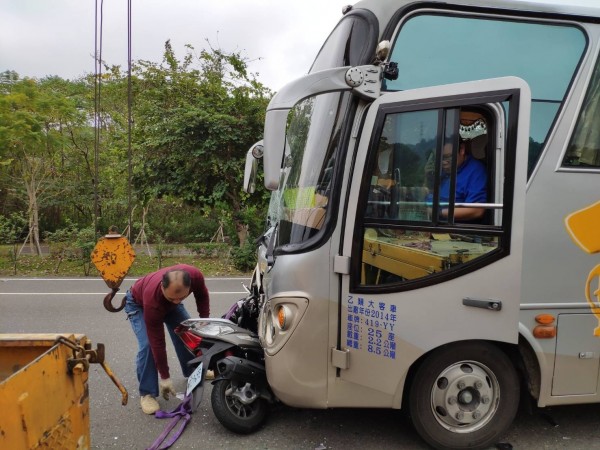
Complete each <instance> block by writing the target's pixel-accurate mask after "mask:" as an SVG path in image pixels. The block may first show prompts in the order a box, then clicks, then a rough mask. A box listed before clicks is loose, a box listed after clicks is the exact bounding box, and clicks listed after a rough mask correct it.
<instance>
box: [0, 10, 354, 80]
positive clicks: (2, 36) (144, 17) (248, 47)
mask: <svg viewBox="0 0 600 450" xmlns="http://www.w3.org/2000/svg"><path fill="white" fill-rule="evenodd" d="M100 2H101V0H98V5H100ZM351 3H356V0H301V1H297V2H292V1H288V0H213V1H210V2H208V1H205V0H133V1H132V35H133V36H132V40H133V42H132V58H133V59H134V60H138V59H144V60H150V61H154V62H160V61H161V60H162V54H163V51H164V43H165V41H166V40H168V39H170V40H171V44H172V46H173V49H174V50H175V52H176V55H177V56H178V57H179V58H183V56H184V55H185V47H184V46H185V44H191V45H192V46H194V47H195V48H196V50H200V49H202V48H205V47H206V39H208V40H209V41H210V42H211V44H212V46H213V47H219V48H221V49H223V50H225V51H228V52H232V51H242V52H243V54H244V55H245V56H246V57H247V58H249V59H250V60H253V62H251V63H250V70H251V71H252V72H255V73H256V72H258V73H259V75H258V80H259V81H261V82H262V83H263V84H265V85H266V86H268V87H270V88H271V89H273V90H278V89H279V88H281V87H282V86H283V85H284V84H285V83H287V82H288V81H291V80H293V79H295V78H297V77H299V76H301V75H303V74H305V73H306V72H307V71H308V69H309V68H310V65H311V63H312V61H313V59H314V57H315V56H316V54H317V52H318V51H319V49H320V48H321V45H322V43H323V42H324V40H325V39H326V37H327V36H328V35H329V33H330V31H331V30H332V29H333V27H334V26H335V24H337V22H338V21H339V19H340V18H341V17H342V12H341V11H342V7H343V6H344V5H347V4H351ZM95 4H96V1H95V0H0V72H3V71H5V70H15V71H16V72H17V73H18V74H19V75H20V76H21V77H25V76H28V77H38V78H41V77H44V76H46V75H58V76H60V77H62V78H68V79H72V78H76V77H78V76H80V75H84V74H86V73H93V72H94V59H93V55H94V35H95V33H94V13H95ZM315 12H316V13H315ZM102 59H103V60H104V61H106V63H108V64H109V65H121V66H122V67H123V68H124V69H126V68H127V0H103V39H102Z"/></svg>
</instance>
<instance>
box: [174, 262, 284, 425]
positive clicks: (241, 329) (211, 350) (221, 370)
mask: <svg viewBox="0 0 600 450" xmlns="http://www.w3.org/2000/svg"><path fill="white" fill-rule="evenodd" d="M244 287H245V286H244ZM246 290H247V291H248V295H247V296H246V297H245V298H243V299H241V300H239V301H238V302H236V303H235V304H234V305H233V306H232V307H231V309H230V310H229V311H228V312H227V313H226V314H225V315H224V316H223V318H218V319H217V318H215V319H189V320H186V321H184V322H182V323H181V324H180V326H179V327H178V328H177V330H176V333H177V334H178V336H179V337H180V339H181V340H182V341H183V343H184V344H185V345H186V347H187V348H188V350H190V351H191V352H192V353H193V354H194V355H195V356H196V358H194V359H192V360H191V361H190V362H189V363H188V364H190V365H192V366H194V365H196V366H197V367H196V369H195V371H194V372H193V373H192V375H190V377H188V383H187V389H186V395H188V396H190V395H191V407H192V411H195V410H196V409H197V408H198V406H199V405H200V403H201V401H202V394H203V391H204V380H205V377H206V371H207V370H212V371H213V372H214V374H215V379H214V381H212V385H213V389H212V394H211V404H212V408H213V411H214V414H215V416H216V417H217V419H218V420H219V422H221V424H222V425H223V426H224V427H225V428H227V429H229V430H231V431H233V432H235V433H240V434H248V433H252V432H253V431H255V430H257V429H258V428H260V426H261V425H262V424H263V423H264V422H265V420H266V418H267V414H268V411H269V408H270V405H271V404H273V403H275V401H276V399H275V396H274V394H273V392H272V391H271V389H270V388H269V383H268V382H267V376H266V372H265V362H264V352H263V349H262V346H261V345H260V341H259V338H258V335H257V328H258V326H257V325H258V314H259V311H260V306H261V303H262V301H263V300H264V295H263V294H262V289H261V285H260V271H259V270H258V269H255V271H254V274H253V275H252V283H251V285H250V288H247V287H246Z"/></svg>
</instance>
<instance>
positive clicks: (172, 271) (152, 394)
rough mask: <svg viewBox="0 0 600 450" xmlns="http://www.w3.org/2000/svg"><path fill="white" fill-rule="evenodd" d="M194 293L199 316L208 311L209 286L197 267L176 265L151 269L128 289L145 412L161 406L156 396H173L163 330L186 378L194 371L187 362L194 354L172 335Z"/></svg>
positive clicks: (128, 311)
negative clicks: (186, 300) (186, 302)
mask: <svg viewBox="0 0 600 450" xmlns="http://www.w3.org/2000/svg"><path fill="white" fill-rule="evenodd" d="M190 294H193V295H194V298H195V300H196V308H197V310H198V313H199V314H200V317H202V318H204V317H208V316H209V314H210V302H209V295H208V289H207V288H206V284H205V282H204V276H203V275H202V272H200V270H198V269H197V268H195V267H193V266H190V265H186V264H178V265H175V266H171V267H165V268H163V269H160V270H158V271H156V272H152V273H150V274H148V275H146V276H144V277H142V278H140V279H139V280H137V281H136V282H135V283H134V285H133V286H132V287H131V289H129V290H128V291H127V294H126V296H125V299H126V300H125V313H126V314H127V319H128V320H129V323H130V324H131V327H132V329H133V332H134V334H135V336H136V338H137V341H138V353H137V358H136V368H137V378H138V383H139V393H140V403H141V407H142V411H143V412H144V413H145V414H154V413H155V412H156V411H158V410H159V409H160V406H159V404H158V401H157V400H156V398H157V397H158V395H159V394H160V395H162V396H163V397H164V398H165V399H168V398H169V395H170V394H171V395H175V390H174V388H173V382H172V381H171V374H170V371H169V365H168V363H167V348H166V341H165V329H164V326H165V325H166V327H167V330H168V331H169V334H170V336H171V340H172V342H173V346H174V347H175V352H176V354H177V358H178V359H179V363H180V365H181V370H182V372H183V375H184V376H185V377H188V376H189V375H191V373H192V372H193V368H190V367H188V365H187V362H188V361H189V360H191V359H192V358H193V357H194V356H193V355H192V354H191V353H190V352H189V351H188V350H187V349H186V348H185V346H184V344H183V343H182V342H181V340H180V339H179V338H178V337H177V335H176V334H175V328H176V327H177V326H178V325H179V324H180V323H181V322H183V321H184V320H187V319H189V318H190V315H189V313H188V312H187V310H186V309H185V307H184V306H183V304H182V302H183V301H184V300H185V299H186V298H187V297H188V296H189V295H190Z"/></svg>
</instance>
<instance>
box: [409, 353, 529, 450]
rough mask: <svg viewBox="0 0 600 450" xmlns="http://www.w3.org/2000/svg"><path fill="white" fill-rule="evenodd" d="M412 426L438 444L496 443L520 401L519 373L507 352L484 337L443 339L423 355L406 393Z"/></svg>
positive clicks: (472, 445) (474, 446)
mask: <svg viewBox="0 0 600 450" xmlns="http://www.w3.org/2000/svg"><path fill="white" fill-rule="evenodd" d="M409 395H410V396H409V402H410V404H409V409H410V415H411V418H412V421H413V424H414V426H415V429H416V430H417V432H418V433H419V434H420V435H421V437H422V438H423V439H424V440H425V441H427V442H428V443H429V444H430V445H432V446H433V447H435V448H437V449H466V448H468V449H481V448H486V447H489V446H491V445H492V444H494V443H496V442H497V440H498V439H499V438H500V436H501V435H502V434H503V433H504V432H505V431H506V430H507V428H508V427H509V426H510V424H511V423H512V421H513V419H514V417H515V414H516V413H517V408H518V404H519V379H518V377H517V373H516V371H515V368H514V367H513V365H512V363H511V361H510V360H509V359H508V357H507V356H506V355H505V354H504V353H503V352H502V351H501V350H499V349H498V348H497V347H495V346H494V345H492V344H488V343H484V342H468V343H461V344H456V345H447V346H444V347H441V348H439V349H437V350H435V351H434V352H433V353H432V354H431V355H429V356H428V357H427V359H426V360H425V361H424V363H423V364H422V365H421V367H419V369H418V370H417V372H416V373H415V377H414V380H413V383H412V387H411V391H410V394H409Z"/></svg>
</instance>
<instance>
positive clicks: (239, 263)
mask: <svg viewBox="0 0 600 450" xmlns="http://www.w3.org/2000/svg"><path fill="white" fill-rule="evenodd" d="M231 258H232V260H233V266H234V267H235V268H236V269H237V270H239V271H241V272H249V271H251V270H252V269H254V266H256V247H255V245H254V242H253V241H252V240H251V239H248V240H247V241H246V244H245V245H244V246H243V247H235V248H233V249H232V250H231Z"/></svg>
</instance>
